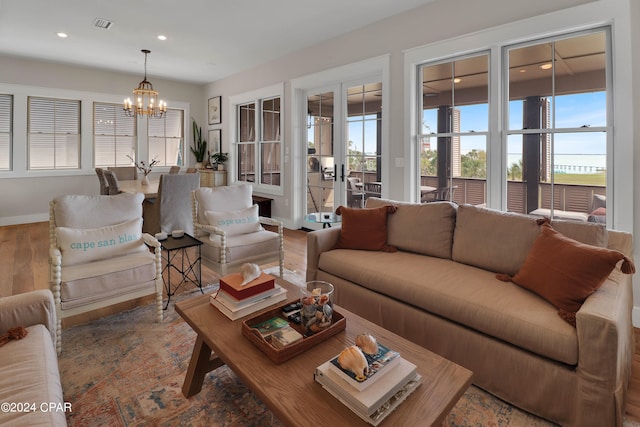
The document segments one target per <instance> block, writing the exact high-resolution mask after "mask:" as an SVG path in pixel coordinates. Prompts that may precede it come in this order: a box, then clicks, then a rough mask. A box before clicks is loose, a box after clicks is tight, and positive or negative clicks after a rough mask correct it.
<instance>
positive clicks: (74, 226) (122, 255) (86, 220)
mask: <svg viewBox="0 0 640 427" xmlns="http://www.w3.org/2000/svg"><path fill="white" fill-rule="evenodd" d="M143 199H144V195H143V194H142V193H137V194H128V193H121V194H118V195H115V196H82V195H67V196H60V197H57V198H55V199H54V200H52V201H51V203H50V209H49V240H50V247H49V263H50V268H51V278H50V280H51V291H52V292H53V297H54V301H55V305H56V313H57V325H56V337H57V338H56V350H57V352H58V353H60V351H61V349H62V343H61V333H62V318H64V317H69V316H74V315H76V314H80V313H85V312H88V311H92V310H95V309H98V308H102V307H106V306H109V305H113V304H117V303H120V302H123V301H127V300H130V299H134V298H139V297H142V296H145V295H150V294H155V295H156V318H157V320H158V321H159V322H160V321H162V287H163V282H162V253H161V248H160V243H159V242H158V240H156V238H155V237H153V236H151V235H149V234H143V233H142V200H143ZM147 245H148V246H147ZM149 247H151V248H153V252H151V251H150V250H149Z"/></svg>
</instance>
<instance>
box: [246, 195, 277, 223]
mask: <svg viewBox="0 0 640 427" xmlns="http://www.w3.org/2000/svg"><path fill="white" fill-rule="evenodd" d="M251 198H252V199H253V203H254V204H256V205H258V215H260V216H264V217H266V218H271V201H272V200H273V199H270V198H268V197H262V196H256V195H252V196H251Z"/></svg>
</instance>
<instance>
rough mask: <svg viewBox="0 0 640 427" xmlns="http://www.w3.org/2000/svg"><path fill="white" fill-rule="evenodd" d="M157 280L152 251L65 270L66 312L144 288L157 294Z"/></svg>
mask: <svg viewBox="0 0 640 427" xmlns="http://www.w3.org/2000/svg"><path fill="white" fill-rule="evenodd" d="M155 277H156V264H155V256H154V255H153V254H152V253H150V252H149V251H145V252H137V253H134V254H129V255H127V256H121V257H117V258H113V259H109V260H102V261H94V262H91V263H87V264H78V265H72V266H68V267H63V268H62V283H61V285H60V300H61V304H62V308H63V309H70V308H73V307H78V306H81V305H85V304H89V303H92V302H94V301H98V300H102V299H105V298H109V297H113V296H117V295H121V294H126V293H128V292H133V291H136V290H139V289H144V288H148V289H149V293H153V292H154V291H155Z"/></svg>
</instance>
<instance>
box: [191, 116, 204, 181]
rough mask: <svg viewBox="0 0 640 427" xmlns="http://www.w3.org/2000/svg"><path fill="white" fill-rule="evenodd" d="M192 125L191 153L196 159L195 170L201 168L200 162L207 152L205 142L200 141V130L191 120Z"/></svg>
mask: <svg viewBox="0 0 640 427" xmlns="http://www.w3.org/2000/svg"><path fill="white" fill-rule="evenodd" d="M191 120H192V123H193V146H191V147H189V148H191V152H192V153H193V155H194V156H195V158H196V165H195V166H196V168H198V169H201V168H202V162H203V161H204V155H205V154H206V152H207V141H205V140H204V139H202V128H201V127H200V126H198V124H197V123H196V121H195V120H193V119H191Z"/></svg>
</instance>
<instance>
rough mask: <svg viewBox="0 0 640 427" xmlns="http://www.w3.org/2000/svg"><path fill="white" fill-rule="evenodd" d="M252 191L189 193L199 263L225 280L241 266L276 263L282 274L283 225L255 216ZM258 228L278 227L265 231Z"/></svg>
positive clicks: (203, 189) (215, 189)
mask: <svg viewBox="0 0 640 427" xmlns="http://www.w3.org/2000/svg"><path fill="white" fill-rule="evenodd" d="M252 190H253V189H252V187H251V185H248V184H239V185H231V186H223V187H213V188H209V187H200V188H198V189H197V190H195V191H193V193H192V210H193V225H194V229H195V234H196V237H198V239H200V240H201V241H202V242H203V243H204V244H203V245H202V263H203V264H204V265H206V266H207V267H209V268H211V269H213V270H214V271H216V272H217V273H218V274H220V275H222V276H224V275H226V274H228V273H232V272H234V271H238V270H239V269H240V267H241V266H242V264H244V263H247V262H250V263H255V264H258V265H260V264H265V263H269V262H273V261H278V262H279V265H280V277H282V276H283V274H284V237H283V225H282V221H278V220H275V219H272V218H265V217H261V216H259V215H258V205H254V204H253V200H252V198H251V193H252ZM261 224H265V225H273V226H277V227H278V232H277V233H276V232H273V231H268V230H265V229H264V228H263V227H262V225H261Z"/></svg>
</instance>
